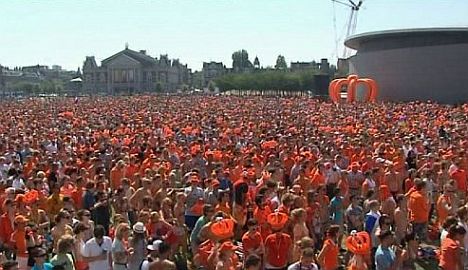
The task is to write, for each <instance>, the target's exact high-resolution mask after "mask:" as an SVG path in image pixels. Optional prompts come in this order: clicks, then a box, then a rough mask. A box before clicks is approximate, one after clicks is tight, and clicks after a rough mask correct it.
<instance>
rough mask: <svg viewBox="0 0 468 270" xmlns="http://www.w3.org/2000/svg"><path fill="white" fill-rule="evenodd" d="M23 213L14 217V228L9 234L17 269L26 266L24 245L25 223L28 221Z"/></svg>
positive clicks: (26, 253) (26, 255)
mask: <svg viewBox="0 0 468 270" xmlns="http://www.w3.org/2000/svg"><path fill="white" fill-rule="evenodd" d="M28 221H29V220H28V219H26V218H25V217H24V216H23V215H18V216H16V217H15V222H14V223H15V230H14V231H13V233H12V234H11V238H10V242H11V243H12V245H13V247H14V248H15V250H16V260H17V261H18V265H19V269H27V268H28V252H27V245H26V230H25V228H26V224H27V223H28Z"/></svg>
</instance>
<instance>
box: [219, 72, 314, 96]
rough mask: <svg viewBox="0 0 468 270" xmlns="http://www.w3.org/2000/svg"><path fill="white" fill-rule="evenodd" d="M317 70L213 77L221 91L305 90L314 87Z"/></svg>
mask: <svg viewBox="0 0 468 270" xmlns="http://www.w3.org/2000/svg"><path fill="white" fill-rule="evenodd" d="M318 72H319V71H318V70H307V71H297V72H284V71H282V70H260V71H258V72H254V73H242V74H232V73H231V74H227V75H224V76H222V77H218V78H216V79H215V83H216V86H217V87H218V88H219V89H220V90H221V91H229V90H255V91H263V90H278V91H282V92H297V91H300V92H305V91H310V90H313V89H316V87H317V86H316V82H315V78H314V76H315V75H317V74H318Z"/></svg>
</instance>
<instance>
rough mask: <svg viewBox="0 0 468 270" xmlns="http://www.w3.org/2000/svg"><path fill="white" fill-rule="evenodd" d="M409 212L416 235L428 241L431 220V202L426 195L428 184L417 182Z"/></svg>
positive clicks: (411, 195) (409, 204)
mask: <svg viewBox="0 0 468 270" xmlns="http://www.w3.org/2000/svg"><path fill="white" fill-rule="evenodd" d="M408 210H409V211H410V220H411V223H412V224H413V230H414V232H415V234H416V235H417V236H418V237H419V239H421V240H422V241H424V240H426V236H427V223H428V220H429V200H428V198H427V194H426V182H424V181H415V191H414V192H412V193H411V194H410V195H409V200H408Z"/></svg>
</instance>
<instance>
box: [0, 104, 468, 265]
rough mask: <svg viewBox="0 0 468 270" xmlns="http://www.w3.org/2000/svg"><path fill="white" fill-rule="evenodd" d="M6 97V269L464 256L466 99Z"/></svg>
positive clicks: (406, 261) (0, 228)
mask: <svg viewBox="0 0 468 270" xmlns="http://www.w3.org/2000/svg"><path fill="white" fill-rule="evenodd" d="M0 104H1V106H2V108H3V110H2V112H1V113H0V121H1V123H2V124H1V125H0V204H1V206H2V207H1V210H0V214H1V216H0V250H1V254H0V257H1V259H0V260H1V262H2V269H3V270H12V269H21V270H26V269H28V270H29V269H34V270H50V269H65V270H109V269H113V270H123V269H130V270H139V269H145V270H154V269H157V270H162V269H180V270H183V269H205V270H239V269H246V270H259V269H271V270H273V269H276V270H279V269H289V270H315V269H323V270H335V269H356V270H365V269H377V270H394V269H404V270H407V269H416V263H417V262H418V261H419V260H424V259H425V258H427V257H428V256H433V257H434V258H436V259H437V260H438V264H439V266H440V268H441V269H443V270H462V269H465V267H466V264H467V262H468V252H465V250H464V247H467V249H468V234H467V233H466V231H467V230H468V204H467V200H466V195H467V191H468V186H467V181H468V179H467V171H468V154H467V150H468V136H467V135H468V106H467V105H462V106H448V105H439V104H435V103H431V102H412V103H399V104H397V103H371V104H367V103H355V104H344V103H343V104H333V103H330V102H326V101H318V100H315V99H312V98H307V97H294V98H274V97H235V96H229V97H223V96H218V97H213V96H138V97H100V98H81V99H64V98H53V99H29V100H22V101H2V102H0ZM431 246H432V247H437V248H436V251H435V252H434V254H432V253H431V251H432V249H431V248H430V247H431Z"/></svg>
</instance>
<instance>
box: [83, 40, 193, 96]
mask: <svg viewBox="0 0 468 270" xmlns="http://www.w3.org/2000/svg"><path fill="white" fill-rule="evenodd" d="M82 72H83V76H82V77H83V91H84V92H85V93H90V94H92V93H98V92H100V93H107V94H114V93H138V92H155V91H165V92H175V91H177V90H182V88H184V87H186V86H188V85H190V83H191V82H190V80H191V76H190V74H191V71H190V69H189V68H188V67H187V65H182V64H181V63H180V62H179V60H178V59H174V60H170V59H169V58H168V56H167V55H161V56H160V58H159V59H157V58H153V57H151V56H149V55H147V54H146V51H144V50H141V51H139V52H137V51H134V50H130V49H129V48H128V47H126V48H125V50H123V51H120V52H118V53H116V54H114V55H112V56H110V57H108V58H106V59H104V60H103V61H102V62H101V65H100V66H98V65H97V63H96V60H95V58H94V56H88V57H86V60H85V61H84V64H83V71H82Z"/></svg>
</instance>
